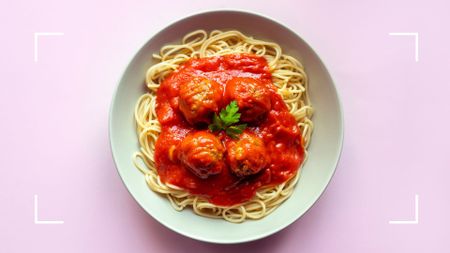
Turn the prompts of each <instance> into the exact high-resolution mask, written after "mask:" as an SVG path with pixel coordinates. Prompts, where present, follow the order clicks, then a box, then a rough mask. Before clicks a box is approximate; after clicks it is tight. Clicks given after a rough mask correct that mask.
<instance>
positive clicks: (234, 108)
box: [208, 101, 247, 139]
mask: <svg viewBox="0 0 450 253" xmlns="http://www.w3.org/2000/svg"><path fill="white" fill-rule="evenodd" d="M238 111H239V106H238V105H237V102H236V101H231V103H230V104H228V105H227V106H226V107H225V109H222V110H221V111H220V113H219V115H217V113H214V116H213V119H212V122H213V123H212V124H210V125H209V126H208V128H209V130H211V132H216V131H220V130H225V133H226V134H227V135H228V136H230V137H231V138H233V139H238V138H239V134H241V133H242V132H243V131H244V129H245V128H246V127H247V124H238V125H233V124H236V123H238V122H239V119H240V117H241V114H240V113H238Z"/></svg>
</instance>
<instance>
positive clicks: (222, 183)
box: [155, 54, 304, 206]
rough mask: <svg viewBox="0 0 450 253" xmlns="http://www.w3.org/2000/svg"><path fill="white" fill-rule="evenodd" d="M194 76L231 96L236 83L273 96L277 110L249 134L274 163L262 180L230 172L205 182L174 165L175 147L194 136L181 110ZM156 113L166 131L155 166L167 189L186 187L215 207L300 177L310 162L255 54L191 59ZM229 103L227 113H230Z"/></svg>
mask: <svg viewBox="0 0 450 253" xmlns="http://www.w3.org/2000/svg"><path fill="white" fill-rule="evenodd" d="M193 76H197V77H204V78H208V79H210V80H214V81H216V82H217V83H219V84H220V86H221V87H220V88H221V91H222V92H223V91H224V90H225V85H226V83H227V81H229V80H230V79H232V78H234V77H249V78H255V79H258V80H259V81H261V82H263V83H264V84H265V85H266V87H267V88H268V89H269V90H270V100H271V109H270V111H269V112H268V113H267V115H266V116H265V117H264V118H262V119H261V120H259V121H258V122H256V123H253V124H250V125H249V126H248V127H247V130H246V131H249V132H252V133H253V134H255V135H257V136H258V137H260V138H262V140H263V141H264V144H265V147H266V150H267V153H268V156H269V159H268V160H269V163H268V165H267V166H266V168H265V169H263V170H262V171H261V172H259V173H258V174H256V175H252V176H248V177H245V178H238V177H236V176H235V175H234V174H232V173H231V172H230V169H229V168H228V167H227V166H226V168H225V169H223V170H222V172H221V173H220V174H217V175H213V176H211V177H208V178H206V179H201V178H199V177H197V176H196V175H194V174H193V173H192V172H191V171H189V170H188V169H187V168H185V166H184V165H183V164H182V163H181V162H180V161H179V160H178V159H173V158H172V159H170V158H169V152H171V151H170V149H171V147H172V146H174V145H175V146H176V145H178V144H179V143H180V142H181V141H182V140H183V139H184V138H185V137H186V135H187V134H188V133H189V132H191V131H198V130H199V129H198V128H194V127H193V126H192V125H190V124H189V123H188V122H187V121H186V119H185V118H184V116H183V114H182V113H181V112H180V110H179V87H180V83H182V82H186V81H188V80H189V79H191V78H193ZM156 102H157V106H156V113H157V116H158V120H159V122H160V123H161V127H162V131H161V134H160V136H159V138H158V140H157V142H156V148H155V161H156V168H157V170H158V174H159V176H160V177H161V180H162V181H163V182H165V183H170V184H172V185H176V186H179V187H182V188H184V189H186V190H187V191H189V192H190V193H192V194H196V195H200V196H203V197H205V198H206V199H208V200H209V202H211V203H213V204H216V205H221V206H230V205H234V204H239V203H242V202H245V201H247V200H249V199H251V198H252V197H253V196H254V195H255V192H256V190H258V189H259V188H261V187H263V186H269V185H277V184H280V183H282V182H285V181H287V180H288V179H289V178H291V177H292V176H294V175H295V173H296V172H297V170H298V168H299V166H300V164H301V163H302V162H303V159H304V149H303V143H302V139H301V134H300V129H299V127H298V126H297V123H296V121H295V119H294V117H293V116H292V115H291V114H290V113H289V111H288V109H287V106H286V104H285V103H284V101H283V99H282V98H281V96H280V95H278V94H277V93H276V87H275V86H274V85H273V83H272V76H271V73H270V71H269V66H268V64H267V61H266V60H265V58H263V57H259V56H255V55H250V54H231V55H225V56H220V57H211V58H202V59H191V60H189V61H187V62H186V63H184V64H183V65H182V66H180V67H179V68H178V69H177V70H176V71H174V72H173V73H172V74H171V75H170V76H169V77H167V78H166V79H165V80H164V81H163V82H162V83H161V86H160V87H159V89H158V92H157V100H156ZM225 106H226V103H225V101H224V102H223V104H221V108H223V107H225ZM218 136H219V137H220V139H221V141H222V142H223V143H224V146H225V147H226V146H227V145H226V144H227V143H228V142H229V141H231V138H230V137H228V136H227V135H226V134H225V133H223V132H221V133H218Z"/></svg>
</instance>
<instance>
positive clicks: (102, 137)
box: [0, 0, 450, 253]
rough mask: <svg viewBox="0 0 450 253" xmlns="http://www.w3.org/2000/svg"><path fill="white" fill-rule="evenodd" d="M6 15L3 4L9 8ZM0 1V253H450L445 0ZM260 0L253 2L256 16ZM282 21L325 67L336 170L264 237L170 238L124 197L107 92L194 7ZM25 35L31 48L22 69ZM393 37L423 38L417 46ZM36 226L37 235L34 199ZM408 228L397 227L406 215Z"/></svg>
mask: <svg viewBox="0 0 450 253" xmlns="http://www.w3.org/2000/svg"><path fill="white" fill-rule="evenodd" d="M13 2H14V3H13ZM84 2H85V3H76V2H75V1H74V2H72V3H62V1H49V0H44V1H28V2H26V1H2V2H1V3H0V12H1V15H0V21H1V22H0V28H1V29H0V30H1V32H2V38H1V42H0V45H1V48H0V52H1V57H0V66H1V68H0V69H1V77H2V82H1V84H0V116H1V124H0V137H1V138H0V148H1V151H2V152H1V153H2V155H0V165H1V168H2V172H3V173H2V176H1V177H0V187H1V190H0V203H1V209H0V210H1V211H0V242H1V243H0V252H49V253H50V252H67V253H70V252H106V251H107V252H260V253H263V252H449V251H450V240H449V238H448V235H449V232H448V227H449V226H450V218H449V216H448V214H449V213H450V203H449V196H448V194H449V192H450V186H449V183H448V179H447V178H448V177H449V176H450V172H449V171H448V170H449V164H450V155H449V151H448V150H449V148H448V142H449V141H450V134H449V129H450V120H449V119H448V117H449V115H450V106H449V102H448V98H449V94H450V76H449V75H448V72H449V66H450V60H449V59H450V49H449V48H450V47H448V45H449V44H450V35H449V34H450V33H449V32H448V24H450V18H449V16H448V10H449V8H450V5H449V4H448V3H446V1H436V0H432V1H427V2H422V1H406V0H405V1H365V3H363V1H356V0H355V1H324V0H320V1H284V0H277V1H245V2H244V3H242V2H243V1H229V0H228V1H222V0H221V1H214V2H215V3H207V2H205V1H157V2H156V1H153V2H152V1H128V3H125V1H102V2H100V1H97V2H95V1H84ZM263 2H264V3H263ZM217 8H239V9H243V10H250V11H255V12H259V13H261V14H264V15H267V16H269V17H272V18H274V19H276V20H279V21H280V22H282V23H284V24H286V25H287V26H289V27H290V28H292V29H293V30H294V31H296V32H297V33H298V34H299V35H300V36H301V37H303V38H304V39H305V40H306V41H307V42H308V43H310V45H311V46H312V47H313V48H314V49H315V50H316V51H317V52H318V54H319V55H320V56H321V57H322V59H323V60H324V62H325V64H326V65H327V66H328V68H329V70H330V72H331V74H332V76H333V77H334V80H335V82H336V85H337V87H338V90H339V92H340V95H341V99H342V102H343V106H344V112H345V115H344V116H345V127H346V128H345V142H344V150H343V153H342V158H341V162H340V164H339V167H338V169H337V173H336V174H335V177H334V178H333V180H332V182H331V184H330V186H329V188H328V189H327V191H326V192H325V194H324V195H323V197H322V198H321V199H320V200H319V201H318V202H317V204H316V205H315V206H314V207H313V208H312V209H311V210H310V212H308V213H307V214H306V215H305V216H304V217H303V218H301V219H300V220H299V221H297V222H296V223H294V224H293V225H291V226H289V227H288V228H287V229H285V230H283V231H282V232H280V233H278V234H276V235H274V236H271V237H268V238H266V239H263V240H260V241H256V242H252V243H247V244H241V245H225V246H224V245H214V244H208V243H202V242H197V241H194V240H191V239H188V238H185V237H183V236H181V235H178V234H176V233H174V232H172V231H170V230H168V229H166V228H165V227H163V226H162V225H160V224H159V223H158V222H156V221H155V220H153V219H152V218H151V217H149V216H148V215H147V214H146V213H145V212H144V211H143V210H142V209H141V208H140V207H139V206H138V205H137V203H136V202H135V201H134V200H133V199H132V197H131V196H130V195H129V194H128V192H127V190H126V189H125V187H124V185H123V184H122V182H121V180H120V178H119V176H118V174H117V173H116V169H115V167H114V164H113V161H112V157H111V154H110V149H109V142H108V112H109V105H110V101H111V98H112V94H113V91H114V89H115V86H116V84H117V81H118V79H119V78H120V75H121V74H122V71H123V69H124V67H125V66H126V64H127V63H128V61H129V60H130V59H131V56H132V55H133V54H134V53H135V52H136V51H137V50H138V48H139V47H140V46H141V45H142V44H143V43H144V42H145V41H146V40H147V39H148V38H149V37H150V36H152V35H153V34H154V33H155V32H156V31H158V30H160V29H162V28H163V27H164V26H166V25H167V24H169V23H171V22H173V21H175V20H177V19H179V18H181V17H184V16H186V15H188V14H191V13H193V12H198V11H200V10H210V9H217ZM35 32H62V33H64V35H63V36H53V37H41V38H40V39H39V47H38V50H39V51H38V52H39V54H38V57H39V58H38V62H36V63H35V62H34V60H33V54H34V49H33V38H34V37H33V36H34V33H35ZM390 32H418V33H419V59H420V60H419V62H415V60H414V38H413V37H411V36H406V37H405V36H390V35H389V33H390ZM35 194H37V195H38V196H39V218H40V219H41V220H63V221H64V224H62V225H36V224H34V221H33V219H34V213H33V196H34V195H35ZM415 194H418V195H419V196H420V202H419V211H420V212H419V224H415V225H393V224H389V223H388V222H389V221H390V220H402V219H406V220H410V219H413V218H414V196H415Z"/></svg>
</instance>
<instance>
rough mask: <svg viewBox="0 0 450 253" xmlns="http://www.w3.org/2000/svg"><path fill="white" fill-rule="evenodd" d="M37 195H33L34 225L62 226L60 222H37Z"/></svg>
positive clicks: (62, 222)
mask: <svg viewBox="0 0 450 253" xmlns="http://www.w3.org/2000/svg"><path fill="white" fill-rule="evenodd" d="M38 205H39V203H38V195H36V194H35V195H34V224H47V225H58V224H64V221H62V220H39V216H38V209H39V207H38Z"/></svg>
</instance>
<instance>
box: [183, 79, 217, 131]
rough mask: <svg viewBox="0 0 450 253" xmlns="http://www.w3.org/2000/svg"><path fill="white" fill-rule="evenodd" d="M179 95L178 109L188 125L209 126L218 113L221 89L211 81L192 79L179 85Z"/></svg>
mask: <svg viewBox="0 0 450 253" xmlns="http://www.w3.org/2000/svg"><path fill="white" fill-rule="evenodd" d="M179 95H180V101H179V109H180V111H181V112H182V113H183V115H184V117H185V118H186V120H187V121H188V122H189V123H190V124H192V125H194V124H202V123H203V124H209V123H210V121H211V116H212V114H213V113H214V112H218V111H219V103H220V101H221V100H222V89H221V87H220V85H219V84H218V83H217V82H215V81H213V80H209V79H206V78H202V77H194V78H192V79H190V80H188V81H186V82H183V83H181V84H180V93H179Z"/></svg>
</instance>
